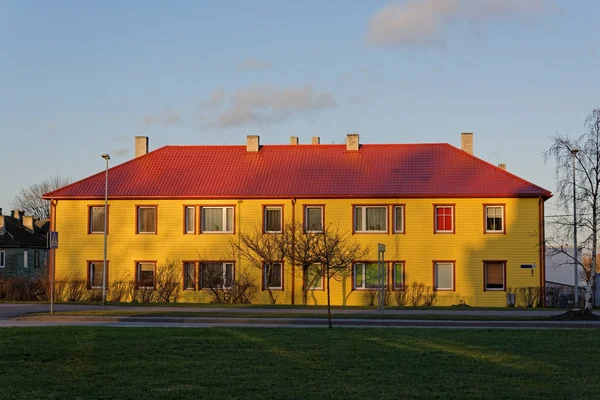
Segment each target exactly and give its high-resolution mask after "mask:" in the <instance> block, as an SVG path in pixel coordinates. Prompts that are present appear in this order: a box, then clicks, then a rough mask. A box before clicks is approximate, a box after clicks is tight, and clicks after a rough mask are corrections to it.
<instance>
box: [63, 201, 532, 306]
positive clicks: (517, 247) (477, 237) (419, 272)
mask: <svg viewBox="0 0 600 400" xmlns="http://www.w3.org/2000/svg"><path fill="white" fill-rule="evenodd" d="M538 201H539V200H538V199H512V198H511V199H484V198H478V199H454V198H452V199H398V200H390V199H382V200H374V199H333V200H329V199H328V200H324V199H309V200H305V199H299V200H297V201H296V204H295V206H293V205H292V201H291V199H287V200H281V199H277V200H202V201H200V200H198V201H191V200H185V201H182V200H111V201H110V202H109V235H108V260H109V268H110V271H109V279H110V280H111V281H112V280H114V279H118V278H127V279H133V278H134V271H135V262H134V261H135V260H156V261H157V262H158V264H159V265H160V263H161V262H163V261H165V260H166V259H176V260H180V261H182V260H206V261H208V260H230V259H231V258H232V257H231V250H230V246H229V241H230V239H235V237H236V236H235V235H234V234H222V233H221V234H219V233H215V234H208V233H202V234H195V235H189V234H187V235H184V234H183V223H184V205H198V206H199V205H206V206H209V205H221V206H227V205H232V206H235V224H236V227H235V228H236V230H237V231H238V232H239V230H240V229H241V230H252V231H254V230H256V229H257V228H260V227H261V225H262V206H264V205H269V204H272V205H283V208H284V220H285V221H286V222H289V221H291V218H292V212H293V211H294V214H295V219H296V221H303V205H306V204H325V224H335V225H339V227H340V228H341V229H343V230H348V231H349V232H351V231H352V212H353V209H352V205H361V204H368V205H372V204H387V205H390V208H389V212H388V220H389V222H390V223H391V222H392V217H391V212H392V208H391V206H393V205H394V204H404V205H405V232H406V233H405V234H392V233H389V234H380V233H357V234H354V235H353V238H355V239H356V240H357V241H360V242H363V243H365V244H367V245H368V246H369V247H370V255H369V257H367V258H368V260H377V243H383V244H385V245H386V247H387V251H386V253H385V259H386V260H403V261H405V262H406V264H405V265H406V267H405V273H406V278H405V279H406V284H410V283H411V282H413V281H417V282H423V283H425V284H426V285H429V286H433V264H432V262H433V261H434V260H455V261H456V264H455V265H456V267H455V273H456V277H455V279H456V284H455V291H454V292H438V298H437V301H436V304H437V305H452V304H456V303H458V302H459V301H460V300H463V301H465V302H466V303H467V304H469V305H472V306H504V305H505V304H506V293H505V292H504V291H502V292H490V291H488V292H485V291H484V290H483V260H506V261H507V286H508V287H509V288H510V287H518V286H539V284H540V273H541V272H540V271H541V268H539V264H540V257H539V247H538V241H539V235H538V229H539V218H540V216H539V208H538ZM485 203H493V204H498V203H503V204H505V205H506V206H505V210H506V211H505V215H506V221H505V224H506V234H484V226H483V223H484V218H483V212H484V211H483V204H485ZM144 204H148V205H150V204H151V205H157V206H158V213H157V214H158V234H156V235H151V234H138V235H136V205H144ZM433 204H455V213H456V214H455V223H456V226H455V230H456V233H455V234H434V229H433V221H434V219H433V212H434V211H433ZM89 205H102V201H88V200H60V201H58V202H57V203H56V209H55V218H56V219H55V220H56V230H57V231H58V232H59V236H60V247H59V249H57V250H56V274H57V276H64V275H66V274H73V273H75V274H80V276H81V277H82V278H84V277H85V276H86V265H87V264H86V261H87V260H102V258H103V235H102V234H88V231H87V230H88V222H87V218H88V206H89ZM196 218H197V219H198V212H197V213H196ZM391 231H392V229H391V227H390V232H391ZM232 261H235V262H236V267H235V268H236V270H238V271H239V269H240V268H247V269H249V270H250V271H252V272H253V273H254V274H255V276H256V279H257V284H258V285H259V286H260V277H261V275H260V271H258V270H255V269H252V267H250V266H249V265H246V263H245V262H244V261H243V260H239V259H238V260H232ZM533 263H535V264H537V265H538V268H537V269H534V270H533V271H532V270H527V269H521V268H520V265H521V264H533ZM182 270H183V267H182ZM291 270H292V268H291V266H290V265H289V264H288V263H286V264H285V268H284V274H285V276H284V286H285V287H284V289H285V290H284V291H280V292H278V293H277V303H285V304H290V303H291V302H292V291H291V288H292V284H291V280H292V279H295V280H296V281H295V293H294V298H295V303H296V304H301V303H302V292H301V287H302V280H301V277H300V276H299V274H298V276H296V277H295V278H294V277H293V276H292V272H291ZM331 285H332V288H331V298H332V304H339V305H341V304H345V305H362V304H363V294H362V292H361V291H358V290H355V291H353V290H352V278H351V277H350V275H349V276H348V278H347V279H346V280H344V281H342V282H335V281H332V283H331ZM180 301H208V297H207V296H206V294H205V293H202V292H200V293H198V292H190V291H185V292H183V293H182V296H181V298H180ZM268 301H269V300H268V295H267V292H266V291H264V292H263V291H261V292H259V295H258V296H257V297H256V299H255V302H257V303H268ZM309 304H326V293H325V291H321V290H315V291H314V292H313V293H311V295H309Z"/></svg>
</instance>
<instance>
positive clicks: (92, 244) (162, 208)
mask: <svg viewBox="0 0 600 400" xmlns="http://www.w3.org/2000/svg"><path fill="white" fill-rule="evenodd" d="M461 139H462V148H461V149H458V148H456V147H453V146H451V145H449V144H360V143H359V137H358V135H348V136H347V139H346V144H341V145H340V144H320V143H319V139H318V138H313V141H312V143H311V144H298V139H297V138H295V137H292V138H291V141H290V144H289V145H265V146H261V145H260V143H259V138H258V136H248V138H247V144H246V146H243V145H242V146H165V147H162V148H159V149H157V150H155V151H152V152H148V138H147V137H136V157H135V158H134V159H132V160H130V161H127V162H125V163H123V164H120V165H117V166H115V167H112V168H110V169H109V170H108V199H109V200H108V204H109V205H108V213H107V214H108V215H107V219H108V226H107V235H106V236H107V241H108V246H107V279H108V285H107V287H108V288H109V296H108V298H109V299H110V298H111V296H110V292H111V290H113V289H112V287H113V286H112V285H113V284H114V283H115V282H117V281H132V282H134V284H135V285H136V286H137V287H142V288H146V287H148V288H152V287H154V286H155V285H156V279H157V271H160V269H161V268H162V267H161V266H162V265H166V263H167V260H170V261H171V264H172V263H176V265H177V268H178V271H179V274H178V277H179V279H180V288H179V289H180V293H179V299H178V301H195V302H197V301H199V302H208V301H211V299H213V297H212V295H211V293H210V292H211V291H210V290H208V289H207V288H206V285H207V284H206V282H203V279H202V277H203V276H205V275H204V274H206V271H213V272H214V271H219V274H221V273H222V275H221V276H222V279H221V281H220V284H221V285H222V286H225V287H231V286H233V285H234V282H235V281H236V279H237V278H238V277H239V276H240V274H242V273H243V272H244V271H245V272H246V274H250V275H251V277H252V279H254V281H255V284H256V285H257V286H258V292H257V294H256V295H255V296H254V298H253V302H255V303H268V301H269V297H268V295H267V291H266V290H265V289H266V287H265V286H266V285H269V286H270V288H271V291H272V293H274V296H275V298H276V301H277V303H278V304H301V303H302V293H303V290H302V289H303V288H302V286H303V279H302V276H301V274H299V273H298V271H299V267H298V266H296V265H290V264H291V263H290V262H289V261H282V262H281V264H277V265H276V269H277V271H276V273H274V274H272V275H270V276H269V277H267V279H265V275H264V273H261V271H260V270H259V269H258V268H257V267H255V266H253V265H250V264H249V263H248V262H247V261H246V260H244V259H243V258H241V257H239V256H236V255H235V253H233V252H232V251H231V241H232V240H233V241H235V240H237V238H239V234H240V232H254V231H256V230H260V229H262V230H263V232H265V234H277V232H280V231H281V229H283V228H282V227H283V226H284V224H285V223H287V222H292V221H295V222H297V223H302V224H303V226H304V227H305V229H307V230H314V229H316V230H319V229H321V228H322V227H323V226H329V225H332V224H333V225H335V226H337V227H339V229H341V230H343V231H345V232H348V233H349V234H350V235H351V237H352V239H353V240H356V241H357V242H360V243H362V244H364V245H366V246H368V248H369V249H370V252H369V254H368V256H366V257H364V259H360V260H354V262H353V263H352V265H349V266H348V271H347V273H345V274H343V275H342V276H341V278H340V279H339V280H332V282H331V299H332V304H338V305H341V304H345V305H363V304H365V302H366V301H367V298H368V295H367V294H365V293H370V292H371V291H372V290H373V289H374V287H375V286H376V285H377V276H376V269H377V265H376V260H377V256H378V254H377V245H378V244H379V243H381V244H385V245H386V252H385V256H384V257H385V265H386V269H387V275H386V282H387V288H388V290H389V291H390V293H392V294H393V295H392V296H391V297H392V299H393V300H392V302H391V305H395V302H396V301H395V297H396V296H395V294H396V292H406V291H407V290H408V289H409V288H410V286H411V285H412V284H413V282H415V283H423V284H424V286H425V287H429V288H430V289H431V291H435V294H436V295H437V297H436V300H435V304H436V305H452V304H458V303H459V302H465V303H467V304H469V305H472V306H505V305H506V301H507V295H506V294H507V291H510V289H511V288H517V287H531V286H535V287H541V286H543V282H544V252H543V246H540V245H539V244H540V243H542V241H543V235H544V214H543V210H544V204H543V203H544V201H545V200H547V199H548V198H550V197H551V193H550V192H548V191H547V190H544V189H542V188H540V187H538V186H536V185H534V184H532V183H529V182H527V181H525V180H523V179H521V178H519V177H517V176H515V175H513V174H511V173H509V172H507V171H506V170H505V168H504V166H502V165H501V166H498V167H497V166H494V165H491V164H489V163H487V162H485V161H483V160H480V159H478V158H476V157H474V156H473V155H472V149H473V145H472V143H473V142H472V140H473V137H472V134H462V138H461ZM104 195H105V172H104V171H103V172H100V173H98V174H96V175H93V176H90V177H88V178H85V179H83V180H81V181H78V182H75V183H72V184H70V185H68V186H65V187H63V188H61V189H58V190H56V191H54V192H51V193H48V194H46V195H45V198H47V199H50V200H51V211H52V221H51V224H52V229H53V230H56V231H58V232H59V235H60V247H59V248H58V249H57V250H56V251H55V257H54V265H55V271H56V272H55V273H56V276H57V277H60V276H67V275H69V276H79V277H80V278H81V279H85V280H86V282H87V286H88V288H90V289H99V288H101V287H102V267H103V250H104V236H105V235H104ZM313 286H314V288H312V289H311V290H309V294H308V303H309V304H325V303H326V292H325V290H324V285H323V282H322V281H321V280H319V279H317V281H316V282H315V283H314V285H313Z"/></svg>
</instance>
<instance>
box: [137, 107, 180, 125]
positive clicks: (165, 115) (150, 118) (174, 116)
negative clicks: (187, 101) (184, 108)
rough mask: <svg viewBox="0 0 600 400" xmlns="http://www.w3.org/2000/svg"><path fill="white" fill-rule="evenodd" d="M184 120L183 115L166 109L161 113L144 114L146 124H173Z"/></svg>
mask: <svg viewBox="0 0 600 400" xmlns="http://www.w3.org/2000/svg"><path fill="white" fill-rule="evenodd" d="M181 121H182V118H181V115H179V113H177V112H176V111H172V110H165V111H162V112H159V113H150V114H147V115H146V116H144V121H143V123H144V125H147V126H151V125H161V126H171V125H174V124H177V123H179V122H181Z"/></svg>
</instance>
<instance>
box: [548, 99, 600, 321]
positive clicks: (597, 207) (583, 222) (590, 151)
mask: <svg viewBox="0 0 600 400" xmlns="http://www.w3.org/2000/svg"><path fill="white" fill-rule="evenodd" d="M584 125H585V128H586V130H587V132H586V133H584V134H583V135H581V136H579V137H578V138H576V139H572V138H570V137H569V136H568V135H566V136H563V135H560V134H558V135H556V136H554V137H552V145H551V146H550V148H549V149H548V150H547V151H546V152H545V153H544V158H545V160H546V161H548V160H553V161H554V162H555V163H556V168H555V174H556V183H557V185H556V186H557V197H558V205H559V207H560V208H562V209H563V210H565V215H564V216H562V217H557V219H555V220H553V221H552V225H553V227H554V228H555V231H554V232H555V233H554V235H555V236H556V237H552V238H546V245H547V246H548V247H550V248H551V249H552V250H551V251H552V252H553V253H555V254H556V253H562V254H565V255H566V256H568V257H570V258H571V259H572V260H573V262H575V263H577V264H579V265H581V266H582V267H583V264H582V262H581V261H579V260H574V259H573V254H571V253H570V251H568V250H567V249H566V248H565V247H564V246H563V245H562V244H563V243H565V239H567V240H568V238H570V237H572V234H573V229H574V228H575V227H576V228H577V232H578V234H580V242H579V243H580V245H581V247H583V248H585V249H586V251H587V252H588V253H589V254H591V257H590V266H591V268H590V280H589V282H588V284H587V286H586V291H585V310H584V313H585V314H591V312H592V298H593V290H594V289H593V283H594V278H595V276H596V272H595V271H596V265H597V253H598V228H599V227H598V211H600V108H595V109H594V110H592V112H591V114H590V115H589V116H588V117H587V118H586V120H585V124H584ZM574 149H578V150H579V151H578V152H577V153H576V154H574V155H573V152H572V150H574ZM573 157H574V158H575V172H576V177H575V192H576V194H575V198H574V197H573ZM574 200H576V201H577V217H578V218H577V221H576V222H574V221H573V220H572V217H570V216H572V214H571V212H572V206H573V201H574Z"/></svg>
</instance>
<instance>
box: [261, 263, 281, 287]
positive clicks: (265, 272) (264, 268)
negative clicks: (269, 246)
mask: <svg viewBox="0 0 600 400" xmlns="http://www.w3.org/2000/svg"><path fill="white" fill-rule="evenodd" d="M277 264H279V270H280V275H279V276H280V277H281V278H280V279H281V281H280V282H279V283H280V285H279V286H268V284H269V281H268V276H267V264H266V263H265V264H263V282H264V283H263V288H264V289H265V290H266V289H271V290H283V263H282V262H274V263H272V266H273V267H274V266H275V265H277Z"/></svg>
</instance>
